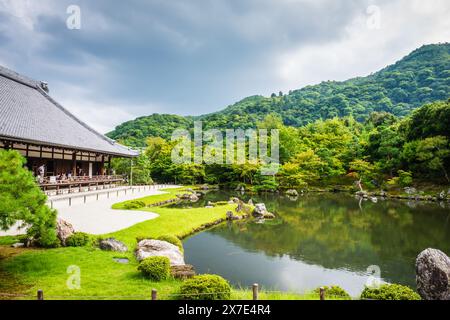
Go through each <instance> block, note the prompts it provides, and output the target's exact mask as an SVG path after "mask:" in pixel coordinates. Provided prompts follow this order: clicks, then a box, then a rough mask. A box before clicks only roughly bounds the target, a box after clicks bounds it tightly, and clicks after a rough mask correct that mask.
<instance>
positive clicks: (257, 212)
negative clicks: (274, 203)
mask: <svg viewBox="0 0 450 320" xmlns="http://www.w3.org/2000/svg"><path fill="white" fill-rule="evenodd" d="M266 213H267V209H266V205H265V204H264V203H257V204H255V209H254V210H253V215H254V216H264V214H266Z"/></svg>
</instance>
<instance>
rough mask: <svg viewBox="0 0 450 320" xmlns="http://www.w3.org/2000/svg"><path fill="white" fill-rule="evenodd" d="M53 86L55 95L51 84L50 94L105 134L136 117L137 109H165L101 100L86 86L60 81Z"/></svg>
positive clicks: (158, 110)
mask: <svg viewBox="0 0 450 320" xmlns="http://www.w3.org/2000/svg"><path fill="white" fill-rule="evenodd" d="M53 88H55V90H53V91H54V92H55V94H54V95H53V94H52V86H51V84H50V90H51V91H50V95H51V96H52V97H54V98H55V100H56V101H58V102H59V103H60V104H61V105H62V106H63V107H64V108H66V109H67V110H68V111H69V112H71V113H72V114H74V115H75V116H76V117H77V118H79V119H80V120H82V121H83V122H85V123H86V124H88V125H89V126H91V127H92V128H93V129H95V130H97V131H98V132H100V133H103V134H104V133H107V132H109V131H111V130H113V129H114V128H115V126H117V125H119V124H121V123H123V122H125V121H128V120H130V119H134V118H136V117H137V116H138V115H139V113H136V111H137V110H140V111H142V110H148V111H152V112H161V111H162V110H163V109H162V108H161V107H159V106H155V105H151V104H148V105H130V104H129V103H126V102H121V101H117V100H115V101H99V100H97V99H95V92H93V91H92V90H91V89H89V87H85V86H74V85H70V84H67V83H58V84H56V85H55V86H53Z"/></svg>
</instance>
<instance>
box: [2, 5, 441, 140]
mask: <svg viewBox="0 0 450 320" xmlns="http://www.w3.org/2000/svg"><path fill="white" fill-rule="evenodd" d="M70 5H77V6H78V7H79V8H80V11H81V16H80V21H81V28H80V29H69V28H68V27H67V20H68V18H72V17H73V16H71V13H69V14H68V13H67V9H68V7H69V6H70ZM448 17H450V1H448V0H427V1H423V0H378V1H377V0H341V1H339V0H146V1H145V0H131V1H120V2H119V1H107V0H96V1H90V0H84V1H83V0H79V1H77V0H40V1H37V0H0V64H1V65H3V66H6V67H9V68H11V69H13V70H15V71H17V72H19V73H23V74H25V75H28V76H30V77H32V78H35V79H39V80H45V81H47V82H48V83H49V86H50V93H51V95H52V96H54V97H55V98H56V99H57V100H58V101H59V102H61V103H62V104H63V105H64V106H65V107H66V108H68V109H69V110H70V111H72V112H73V113H75V114H76V115H77V116H79V117H80V118H81V119H83V120H84V121H86V122H87V123H89V124H90V125H92V126H93V127H94V128H96V129H98V130H99V131H101V132H107V131H109V130H111V129H113V128H114V126H115V125H117V124H120V123H121V122H123V121H126V120H130V119H133V118H135V117H138V116H142V115H148V114H152V113H175V114H182V115H198V114H203V113H208V112H213V111H216V110H219V109H222V108H224V107H225V106H227V105H229V104H232V103H234V102H236V101H238V100H240V99H242V98H244V97H246V96H249V95H255V94H261V95H270V94H271V93H272V92H278V91H279V90H282V91H284V92H287V91H288V90H290V89H297V88H301V87H302V86H305V85H308V84H315V83H319V82H321V81H325V80H345V79H347V78H350V77H354V76H360V75H367V74H370V73H371V72H375V71H377V70H378V69H380V68H382V67H384V66H386V65H388V64H391V63H393V62H395V61H396V60H399V59H400V58H402V57H403V56H405V55H406V54H408V53H409V52H410V51H412V50H414V49H415V48H417V47H419V46H421V45H422V44H429V43H437V42H448V41H450V19H449V18H448ZM70 21H74V20H72V19H70ZM75 21H76V20H75Z"/></svg>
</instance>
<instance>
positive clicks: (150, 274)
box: [138, 256, 170, 281]
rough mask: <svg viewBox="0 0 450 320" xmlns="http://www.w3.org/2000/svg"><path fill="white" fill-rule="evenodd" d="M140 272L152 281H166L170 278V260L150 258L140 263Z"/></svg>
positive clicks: (157, 257) (156, 257)
mask: <svg viewBox="0 0 450 320" xmlns="http://www.w3.org/2000/svg"><path fill="white" fill-rule="evenodd" d="M138 270H139V271H140V272H142V273H143V274H144V276H145V277H146V278H149V279H150V280H153V281H162V280H166V279H168V278H169V277H170V260H169V258H167V257H159V256H154V257H148V258H145V259H144V260H142V261H141V263H139V266H138Z"/></svg>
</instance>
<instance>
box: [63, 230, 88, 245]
mask: <svg viewBox="0 0 450 320" xmlns="http://www.w3.org/2000/svg"><path fill="white" fill-rule="evenodd" d="M89 241H90V238H89V235H88V234H87V233H84V232H75V233H74V234H72V235H70V236H69V237H68V238H67V239H66V246H68V247H84V246H85V245H87V244H88V243H89Z"/></svg>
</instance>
